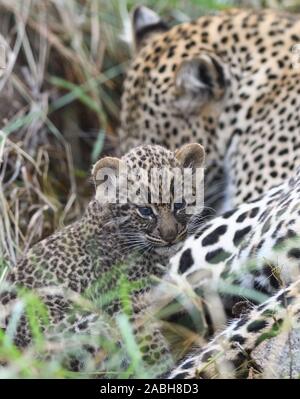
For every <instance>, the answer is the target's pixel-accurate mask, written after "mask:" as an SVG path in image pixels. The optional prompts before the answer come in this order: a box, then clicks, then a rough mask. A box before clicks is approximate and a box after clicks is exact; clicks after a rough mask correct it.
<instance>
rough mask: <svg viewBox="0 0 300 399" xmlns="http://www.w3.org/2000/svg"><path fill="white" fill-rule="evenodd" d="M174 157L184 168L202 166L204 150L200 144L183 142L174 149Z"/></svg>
mask: <svg viewBox="0 0 300 399" xmlns="http://www.w3.org/2000/svg"><path fill="white" fill-rule="evenodd" d="M175 157H176V158H177V159H178V161H179V162H180V164H181V165H182V166H183V167H184V168H192V169H196V168H202V167H203V165H204V161H205V150H204V148H203V147H202V145H201V144H197V143H191V144H185V145H184V146H182V147H181V148H179V149H178V150H177V151H175Z"/></svg>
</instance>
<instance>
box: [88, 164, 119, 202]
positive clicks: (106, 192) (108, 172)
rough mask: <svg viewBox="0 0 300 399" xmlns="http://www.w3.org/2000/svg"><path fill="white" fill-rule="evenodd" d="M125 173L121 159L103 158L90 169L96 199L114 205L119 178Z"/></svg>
mask: <svg viewBox="0 0 300 399" xmlns="http://www.w3.org/2000/svg"><path fill="white" fill-rule="evenodd" d="M122 173H125V165H124V162H123V161H122V160H121V159H118V158H113V157H105V158H102V159H100V160H99V161H98V162H96V163H95V165H94V166H93V168H92V178H93V181H94V183H95V186H96V199H97V200H99V201H101V202H110V203H115V202H116V198H117V193H118V191H119V190H118V187H119V185H120V180H119V177H120V176H121V175H122Z"/></svg>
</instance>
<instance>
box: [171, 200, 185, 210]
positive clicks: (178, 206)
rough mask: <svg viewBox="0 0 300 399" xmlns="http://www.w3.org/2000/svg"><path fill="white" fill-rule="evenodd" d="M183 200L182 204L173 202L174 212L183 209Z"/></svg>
mask: <svg viewBox="0 0 300 399" xmlns="http://www.w3.org/2000/svg"><path fill="white" fill-rule="evenodd" d="M185 205H186V203H185V200H184V199H183V200H182V202H174V211H180V210H181V209H184V208H185Z"/></svg>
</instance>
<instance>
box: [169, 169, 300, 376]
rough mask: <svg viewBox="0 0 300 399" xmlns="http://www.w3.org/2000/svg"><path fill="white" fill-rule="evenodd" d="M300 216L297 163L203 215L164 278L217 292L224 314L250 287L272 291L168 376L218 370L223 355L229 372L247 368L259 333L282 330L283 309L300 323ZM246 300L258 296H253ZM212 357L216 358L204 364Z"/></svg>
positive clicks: (216, 372)
mask: <svg viewBox="0 0 300 399" xmlns="http://www.w3.org/2000/svg"><path fill="white" fill-rule="evenodd" d="M299 216H300V169H298V170H297V172H296V173H295V175H294V176H293V177H292V178H290V179H288V180H287V181H286V182H284V183H282V184H281V185H279V186H277V187H275V188H273V189H271V190H270V191H269V192H267V193H266V194H264V195H263V196H262V197H261V198H258V199H257V200H255V201H252V202H251V203H247V204H242V205H240V206H239V207H238V208H236V209H235V210H233V211H230V212H227V213H225V214H223V215H222V216H219V217H218V218H216V219H214V220H212V221H210V222H208V223H207V224H206V225H204V226H203V227H202V228H201V229H200V230H199V231H198V232H197V233H196V234H194V235H193V236H191V237H189V238H188V239H187V240H186V242H185V244H184V246H183V248H182V249H181V250H180V251H179V252H178V253H177V254H176V255H175V256H174V257H173V258H172V259H171V262H170V263H171V266H170V272H169V279H171V281H172V282H173V283H174V282H175V284H176V283H177V284H181V285H182V280H184V281H185V282H186V283H187V284H189V285H190V286H191V287H192V288H193V289H194V290H197V292H198V293H199V294H200V295H201V293H202V295H205V292H207V291H212V292H215V293H216V292H217V293H219V294H220V295H221V299H222V301H223V304H224V307H225V308H226V310H227V311H228V313H229V314H230V312H231V309H232V306H233V305H234V304H235V303H237V302H238V301H243V300H245V298H247V297H249V290H250V293H251V292H258V293H260V294H263V295H264V296H265V297H270V296H272V295H273V297H272V298H271V299H269V300H268V301H267V302H265V303H263V304H260V305H258V304H257V307H255V308H254V309H253V310H252V311H251V312H250V313H248V314H246V315H243V316H242V317H241V319H240V320H237V321H234V322H233V323H232V324H231V326H230V327H229V328H227V329H226V330H225V331H224V332H223V333H221V334H220V335H218V336H217V337H216V338H215V339H214V340H213V341H212V342H211V343H210V344H208V346H207V347H206V348H203V349H202V350H199V352H198V353H196V354H194V355H191V357H188V358H187V360H185V361H183V363H182V364H181V365H180V366H179V367H178V368H177V369H176V370H174V372H173V373H172V377H175V376H177V377H179V378H180V377H184V376H187V377H191V376H193V377H196V376H199V377H203V378H206V377H209V378H211V377H213V376H220V375H222V373H224V372H225V371H224V367H223V366H224V364H225V363H228V362H229V374H230V375H232V376H241V375H246V374H245V373H247V370H248V368H247V367H249V365H251V362H250V361H248V360H251V354H252V351H253V350H254V349H255V348H256V347H257V346H258V345H259V344H260V342H261V341H260V339H261V338H260V337H261V336H263V337H265V338H268V337H269V336H268V335H267V334H269V333H270V334H271V332H272V331H273V329H275V330H276V331H277V332H279V331H280V328H279V327H280V323H282V322H283V316H282V315H283V314H284V313H286V312H287V311H288V312H291V314H292V321H293V323H294V325H295V324H297V322H298V321H299V320H298V319H299V314H298V313H299V306H300V305H299V304H300V301H299V287H300V284H299V269H300V250H299V247H300V218H299ZM295 281H297V282H296V283H294V282H295ZM228 284H229V289H226V285H227V288H228ZM232 286H234V287H235V288H236V289H235V290H233V289H232ZM230 287H231V288H230ZM285 287H287V288H285ZM280 290H281V291H280ZM278 291H279V293H278ZM230 292H233V293H232V294H231V293H230ZM256 298H257V297H256ZM262 298H263V297H262ZM250 299H251V300H252V303H253V302H255V298H253V297H250ZM256 300H257V299H256ZM260 300H261V299H260ZM260 300H258V302H260ZM279 305H280V306H279ZM277 308H278V309H277ZM270 311H271V313H270ZM219 327H220V326H219ZM215 356H216V358H217V359H218V360H216V361H212V362H211V363H209V364H208V365H206V363H207V361H208V360H209V359H210V358H212V357H213V358H214V357H215ZM223 363H224V364H223ZM202 371H203V372H202ZM226 373H227V372H226ZM226 373H225V374H226ZM240 373H241V374H240ZM226 375H227V374H226Z"/></svg>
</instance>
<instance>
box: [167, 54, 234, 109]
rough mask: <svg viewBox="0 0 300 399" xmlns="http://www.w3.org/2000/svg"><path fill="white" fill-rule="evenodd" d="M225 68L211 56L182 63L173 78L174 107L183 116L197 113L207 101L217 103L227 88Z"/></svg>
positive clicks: (201, 56) (218, 60)
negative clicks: (174, 90) (174, 89)
mask: <svg viewBox="0 0 300 399" xmlns="http://www.w3.org/2000/svg"><path fill="white" fill-rule="evenodd" d="M226 75H227V68H226V67H225V65H224V64H223V63H222V61H221V60H220V59H219V58H218V57H216V56H213V55H210V54H202V55H200V56H199V57H198V58H194V59H191V60H187V61H183V62H182V64H181V65H180V66H179V68H178V70H177V72H176V76H175V87H176V93H175V95H176V98H175V102H174V106H175V107H176V108H177V109H178V110H179V111H180V112H183V113H185V114H193V113H197V112H199V110H200V109H201V107H202V106H203V105H205V104H207V103H208V102H209V101H218V100H220V99H221V98H222V97H223V96H224V94H225V89H226V86H227V81H228V78H227V76H226Z"/></svg>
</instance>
